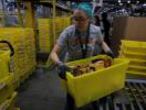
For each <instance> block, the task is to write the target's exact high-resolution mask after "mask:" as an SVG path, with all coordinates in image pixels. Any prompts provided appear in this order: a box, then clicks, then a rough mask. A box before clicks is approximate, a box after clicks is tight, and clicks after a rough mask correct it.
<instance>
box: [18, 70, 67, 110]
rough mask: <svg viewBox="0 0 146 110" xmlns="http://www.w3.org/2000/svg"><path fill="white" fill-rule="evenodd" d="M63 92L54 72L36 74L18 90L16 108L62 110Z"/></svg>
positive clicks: (63, 102)
mask: <svg viewBox="0 0 146 110" xmlns="http://www.w3.org/2000/svg"><path fill="white" fill-rule="evenodd" d="M64 105H65V91H63V90H62V89H61V86H60V80H59V77H58V76H57V74H56V72H54V71H50V72H44V71H43V70H42V69H38V70H36V72H35V73H34V74H33V75H32V76H31V77H30V78H29V79H28V80H27V81H26V82H25V83H24V84H23V85H21V87H20V89H19V95H18V100H17V106H18V107H20V109H21V110H63V108H64Z"/></svg>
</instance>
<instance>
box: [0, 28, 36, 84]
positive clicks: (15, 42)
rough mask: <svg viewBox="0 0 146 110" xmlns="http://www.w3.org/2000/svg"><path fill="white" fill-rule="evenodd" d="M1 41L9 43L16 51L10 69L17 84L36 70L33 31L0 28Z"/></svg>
mask: <svg viewBox="0 0 146 110" xmlns="http://www.w3.org/2000/svg"><path fill="white" fill-rule="evenodd" d="M0 39H2V40H6V41H9V42H10V43H11V44H12V46H13V48H14V50H15V54H14V56H13V57H12V61H11V64H10V68H11V69H12V70H13V73H14V77H15V79H14V80H15V81H14V82H15V83H16V84H17V83H19V81H21V78H23V77H25V76H28V75H29V73H30V71H32V67H33V68H34V67H35V65H36V61H35V59H36V57H35V43H34V42H35V41H34V33H33V30H32V29H29V28H0ZM1 48H2V47H1ZM3 48H6V47H3ZM28 72H29V73H28ZM16 86H17V85H16Z"/></svg>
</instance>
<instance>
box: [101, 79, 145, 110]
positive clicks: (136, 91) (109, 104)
mask: <svg viewBox="0 0 146 110" xmlns="http://www.w3.org/2000/svg"><path fill="white" fill-rule="evenodd" d="M98 110H146V82H140V81H127V82H126V86H125V88H124V89H123V90H122V92H121V93H115V94H113V95H110V96H107V97H105V98H103V99H101V100H99V102H98Z"/></svg>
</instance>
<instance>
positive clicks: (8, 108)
mask: <svg viewBox="0 0 146 110" xmlns="http://www.w3.org/2000/svg"><path fill="white" fill-rule="evenodd" d="M16 98H17V92H14V93H13V94H12V95H11V96H10V97H9V98H8V99H7V100H5V101H4V102H3V103H1V104H0V110H19V109H18V108H16V107H15V102H16Z"/></svg>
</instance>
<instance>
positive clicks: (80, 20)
mask: <svg viewBox="0 0 146 110" xmlns="http://www.w3.org/2000/svg"><path fill="white" fill-rule="evenodd" d="M73 23H74V24H75V25H76V27H77V28H78V29H79V30H81V31H84V30H85V29H86V28H87V27H88V23H89V18H88V17H87V15H86V13H85V12H84V11H81V10H75V11H74V13H73Z"/></svg>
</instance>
